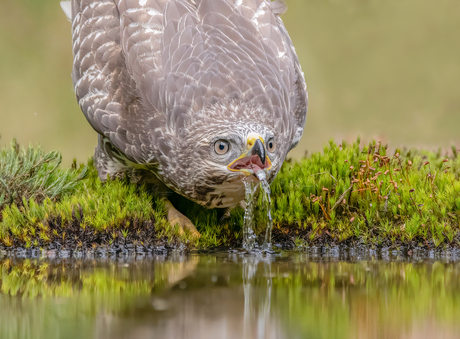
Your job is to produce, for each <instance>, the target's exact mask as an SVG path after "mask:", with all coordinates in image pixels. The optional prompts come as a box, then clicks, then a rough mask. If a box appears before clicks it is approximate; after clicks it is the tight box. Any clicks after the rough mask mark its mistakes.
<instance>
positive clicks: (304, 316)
mask: <svg viewBox="0 0 460 339" xmlns="http://www.w3.org/2000/svg"><path fill="white" fill-rule="evenodd" d="M0 270H1V277H0V279H1V280H0V285H1V294H0V338H2V339H9V338H21V339H22V338H23V339H26V338H33V339H37V338H47V339H51V338H132V339H136V338H199V339H205V338H213V339H216V338H458V336H459V334H458V333H460V332H459V330H460V322H459V321H458V319H460V265H459V263H458V262H457V261H455V260H452V259H449V258H448V257H446V258H441V259H440V260H414V259H410V260H408V259H406V258H398V257H395V258H382V257H379V256H366V257H361V258H360V257H346V258H343V257H340V256H334V257H321V256H318V255H315V256H312V255H310V254H306V253H288V252H282V253H278V254H271V255H248V254H242V253H237V252H235V253H229V252H228V251H224V252H220V253H201V254H189V255H180V254H169V255H151V256H142V257H136V256H123V257H118V258H96V257H94V256H93V257H91V256H90V257H86V258H66V259H62V258H61V259H59V258H56V257H54V258H48V259H38V258H35V259H18V258H8V257H2V258H0Z"/></svg>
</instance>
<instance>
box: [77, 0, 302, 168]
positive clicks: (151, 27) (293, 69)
mask: <svg viewBox="0 0 460 339" xmlns="http://www.w3.org/2000/svg"><path fill="white" fill-rule="evenodd" d="M284 10H285V5H284V3H283V2H282V1H274V2H270V1H267V0H244V1H241V0H112V1H110V0H72V27H73V29H72V32H73V50H74V71H73V79H74V84H75V89H76V93H77V98H78V100H79V103H80V106H81V108H82V110H83V112H84V113H85V115H86V117H87V119H88V121H89V122H90V124H91V125H92V126H93V128H94V129H95V130H96V131H98V132H99V133H101V134H103V135H105V136H107V137H109V138H110V140H111V141H112V142H113V143H114V145H115V146H116V147H117V148H118V149H120V150H121V151H123V152H124V153H125V154H127V155H128V156H130V157H131V158H133V159H134V160H136V161H138V162H146V161H149V159H151V158H157V159H158V158H159V157H161V156H162V155H165V154H167V152H168V151H169V146H168V142H167V138H166V137H165V136H166V134H167V133H173V134H174V133H177V132H178V131H180V130H181V129H182V128H183V127H184V126H185V125H186V122H187V120H188V119H189V117H190V114H194V112H198V111H200V108H203V107H204V106H205V104H206V103H209V102H213V100H215V98H219V99H225V98H226V97H227V98H232V97H234V96H235V95H237V96H239V97H240V98H242V99H243V101H245V100H246V101H252V102H256V103H259V104H261V105H266V106H267V107H268V108H267V110H270V111H271V113H270V114H271V117H273V119H274V120H277V121H278V123H281V124H282V125H284V126H283V127H282V130H283V131H288V130H290V131H292V130H293V127H295V128H294V131H293V132H289V133H288V134H289V135H290V136H291V137H290V138H291V139H292V138H294V140H293V143H296V142H298V140H297V139H300V136H301V134H302V131H303V125H304V122H305V114H306V94H305V82H304V80H303V76H302V73H301V71H300V66H299V64H298V60H297V58H296V56H295V52H294V50H293V47H292V43H291V41H290V39H289V36H288V35H287V33H286V31H285V29H284V26H283V24H282V22H281V21H280V19H279V18H278V14H281V13H282V12H283V11H284ZM294 124H295V125H296V126H292V125H294ZM165 128H166V129H165ZM168 129H169V130H168ZM294 134H295V135H294ZM154 148H155V149H154ZM154 153H156V154H154Z"/></svg>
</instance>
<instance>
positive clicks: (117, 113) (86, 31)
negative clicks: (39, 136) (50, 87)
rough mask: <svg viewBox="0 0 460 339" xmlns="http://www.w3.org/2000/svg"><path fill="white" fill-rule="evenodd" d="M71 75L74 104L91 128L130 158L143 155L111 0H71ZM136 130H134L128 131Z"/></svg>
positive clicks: (132, 91) (134, 95)
mask: <svg viewBox="0 0 460 339" xmlns="http://www.w3.org/2000/svg"><path fill="white" fill-rule="evenodd" d="M71 20H72V41H73V54H74V62H73V72H72V78H73V82H74V86H75V92H76V96H77V100H78V103H79V105H80V107H81V109H82V111H83V113H84V114H85V116H86V119H87V120H88V122H89V123H90V124H91V126H92V127H93V128H94V129H95V130H96V131H97V132H98V133H100V134H102V135H104V136H106V137H107V138H109V139H110V141H111V142H112V143H113V145H114V146H115V147H116V148H118V149H119V150H121V151H122V152H123V153H124V154H125V155H127V156H128V158H130V159H131V160H134V161H137V162H141V161H143V160H145V158H148V157H149V156H151V155H149V154H148V153H149V152H148V149H147V148H148V147H146V145H147V144H149V142H148V140H142V135H143V134H144V133H143V129H144V128H145V127H143V125H142V121H140V120H141V119H128V117H130V116H134V115H141V114H142V107H141V104H140V100H139V97H138V93H137V90H136V84H135V82H134V80H133V78H132V76H131V74H130V73H129V71H128V70H127V68H126V62H125V56H124V54H123V50H122V46H121V36H120V17H119V11H118V8H117V6H116V5H115V2H114V1H110V0H72V2H71ZM133 131H135V132H133Z"/></svg>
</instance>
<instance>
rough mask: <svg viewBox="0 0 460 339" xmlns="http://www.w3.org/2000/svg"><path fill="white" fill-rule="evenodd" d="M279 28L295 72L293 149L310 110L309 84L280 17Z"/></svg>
mask: <svg viewBox="0 0 460 339" xmlns="http://www.w3.org/2000/svg"><path fill="white" fill-rule="evenodd" d="M277 21H278V26H279V29H280V31H281V33H282V36H283V41H284V44H285V45H286V47H287V48H286V49H287V59H286V60H285V62H289V63H290V64H292V65H293V68H290V69H291V71H293V72H294V74H293V75H292V76H291V79H292V80H291V81H293V82H291V90H290V92H291V105H290V106H291V111H290V114H291V115H292V116H293V117H294V121H295V123H296V130H295V134H294V137H293V139H292V144H291V147H290V149H293V148H294V147H296V146H297V144H298V143H299V141H300V139H301V138H302V135H303V131H304V127H305V121H306V118H307V110H308V92H307V84H306V82H305V77H304V74H303V72H302V68H301V66H300V62H299V58H298V57H297V53H296V51H295V48H294V44H293V43H292V40H291V38H290V36H289V34H288V32H287V30H286V27H285V26H284V23H283V21H282V20H281V18H280V17H278V18H277Z"/></svg>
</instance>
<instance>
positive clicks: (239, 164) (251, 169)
mask: <svg viewBox="0 0 460 339" xmlns="http://www.w3.org/2000/svg"><path fill="white" fill-rule="evenodd" d="M247 145H248V151H247V152H245V153H243V154H242V155H241V156H240V157H239V158H238V159H236V160H234V161H233V162H231V163H230V164H229V165H228V166H227V168H228V169H229V170H230V171H233V172H243V173H245V174H246V175H251V174H256V173H257V172H259V171H261V170H268V169H270V168H271V167H272V163H271V161H270V158H269V157H268V155H267V154H266V150H265V145H264V140H263V139H262V138H261V137H260V136H259V135H254V134H253V135H249V137H248V141H247Z"/></svg>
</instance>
